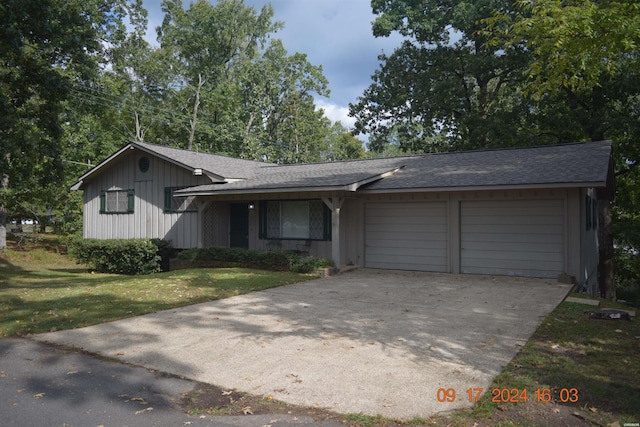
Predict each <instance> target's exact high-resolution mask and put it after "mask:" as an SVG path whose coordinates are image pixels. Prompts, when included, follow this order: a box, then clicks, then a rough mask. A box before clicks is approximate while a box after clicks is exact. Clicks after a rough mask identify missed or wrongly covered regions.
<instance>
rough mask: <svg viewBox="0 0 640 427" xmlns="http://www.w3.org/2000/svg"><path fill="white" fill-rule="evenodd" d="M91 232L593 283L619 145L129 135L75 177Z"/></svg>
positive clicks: (342, 261)
mask: <svg viewBox="0 0 640 427" xmlns="http://www.w3.org/2000/svg"><path fill="white" fill-rule="evenodd" d="M72 189H74V190H84V236H85V237H86V238H100V239H110V238H142V237H148V238H162V239H167V240H171V241H172V243H173V245H174V247H177V248H192V247H209V246H229V247H245V248H251V249H274V248H278V249H287V250H300V251H304V252H308V253H310V254H312V255H316V256H320V257H327V258H332V259H333V260H334V262H335V264H336V265H337V266H340V265H351V264H354V265H360V266H363V267H367V268H383V269H398V270H418V271H435V272H449V273H477V274H497V275H516V276H530V277H551V278H555V277H557V276H559V275H560V274H563V273H564V274H568V275H569V276H573V277H575V279H576V281H578V282H579V283H582V284H588V285H589V286H590V287H593V288H595V287H596V286H597V284H596V277H597V274H596V272H597V264H598V240H597V228H598V221H597V218H598V215H597V212H596V208H595V206H596V203H595V201H596V200H598V199H612V197H613V194H614V179H613V163H612V156H611V143H610V142H608V141H602V142H586V143H575V144H563V145H552V146H543V147H530V148H513V149H500V150H483V151H470V152H455V153H446V154H428V155H419V156H406V157H393V158H380V159H367V160H353V161H341V162H331V163H317V164H295V165H275V164H267V163H262V162H254V161H249V160H242V159H235V158H229V157H224V156H219V155H215V154H207V153H197V152H194V151H186V150H180V149H175V148H169V147H165V146H159V145H153V144H146V143H130V144H127V145H126V146H125V147H124V148H122V149H121V150H119V151H118V152H116V153H114V154H113V155H112V156H110V157H109V158H107V159H106V160H104V161H103V162H102V163H100V164H99V165H98V166H96V167H94V168H93V169H91V170H90V171H89V172H87V173H86V174H84V175H83V176H81V177H80V179H79V180H78V182H77V183H76V184H75V185H74V186H73V187H72Z"/></svg>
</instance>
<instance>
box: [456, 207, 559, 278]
mask: <svg viewBox="0 0 640 427" xmlns="http://www.w3.org/2000/svg"><path fill="white" fill-rule="evenodd" d="M563 212H564V202H563V201H562V200H530V201H465V202H462V204H461V212H460V222H461V230H460V237H461V239H460V254H461V260H460V269H461V271H462V272H463V273H476V274H498V275H514V276H530V277H551V278H555V277H557V276H558V274H560V273H561V272H563V271H564V228H565V227H564V213H563Z"/></svg>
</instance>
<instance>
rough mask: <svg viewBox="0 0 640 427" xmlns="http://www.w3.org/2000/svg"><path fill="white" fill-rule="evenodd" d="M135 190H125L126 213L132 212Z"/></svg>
mask: <svg viewBox="0 0 640 427" xmlns="http://www.w3.org/2000/svg"><path fill="white" fill-rule="evenodd" d="M134 196H135V191H134V190H127V202H128V204H127V212H128V213H133V207H134V206H133V205H134V200H135V197H134Z"/></svg>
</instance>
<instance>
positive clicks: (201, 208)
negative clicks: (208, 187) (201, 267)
mask: <svg viewBox="0 0 640 427" xmlns="http://www.w3.org/2000/svg"><path fill="white" fill-rule="evenodd" d="M209 205H211V201H209V200H202V198H200V197H198V220H197V223H198V249H202V248H204V219H205V218H204V212H205V211H206V210H207V208H208V207H209Z"/></svg>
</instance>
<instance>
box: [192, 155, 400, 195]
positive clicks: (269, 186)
mask: <svg viewBox="0 0 640 427" xmlns="http://www.w3.org/2000/svg"><path fill="white" fill-rule="evenodd" d="M410 159H411V157H392V158H383V159H370V160H352V161H342V162H331V163H304V164H295V165H269V166H267V165H264V166H262V167H261V168H259V169H256V171H255V176H254V177H253V178H251V179H248V180H245V181H239V182H232V183H228V184H224V185H219V184H211V185H200V186H197V187H192V188H190V189H185V190H182V191H180V193H185V194H196V193H200V194H202V193H215V194H220V193H229V192H246V191H254V190H255V191H264V190H282V191H286V190H287V189H289V190H293V189H295V190H300V189H309V190H312V189H315V190H317V189H344V190H347V189H351V190H352V191H355V190H356V189H357V188H358V187H360V186H361V185H365V184H367V183H369V182H371V181H372V180H378V179H380V178H381V176H382V175H384V174H386V173H389V172H392V171H395V170H396V169H397V168H400V167H402V166H403V165H404V164H406V163H407V161H408V160H410Z"/></svg>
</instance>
